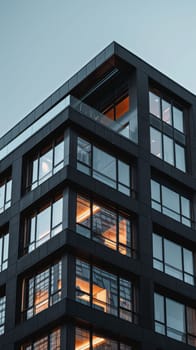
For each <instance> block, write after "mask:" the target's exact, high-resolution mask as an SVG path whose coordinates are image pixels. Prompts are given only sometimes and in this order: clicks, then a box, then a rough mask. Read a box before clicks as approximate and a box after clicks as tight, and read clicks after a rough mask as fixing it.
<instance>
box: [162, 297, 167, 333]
mask: <svg viewBox="0 0 196 350" xmlns="http://www.w3.org/2000/svg"><path fill="white" fill-rule="evenodd" d="M162 297H163V301H164V302H163V304H164V326H165V335H167V309H166V299H167V298H166V297H164V296H163V295H162Z"/></svg>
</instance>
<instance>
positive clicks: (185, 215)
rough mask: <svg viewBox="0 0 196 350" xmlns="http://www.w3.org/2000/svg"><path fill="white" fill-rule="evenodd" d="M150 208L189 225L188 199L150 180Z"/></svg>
mask: <svg viewBox="0 0 196 350" xmlns="http://www.w3.org/2000/svg"><path fill="white" fill-rule="evenodd" d="M151 203H152V208H153V209H156V210H158V211H160V212H161V213H163V214H165V215H167V216H169V217H171V218H173V219H174V220H177V221H179V222H181V223H182V224H184V225H186V226H189V227H191V208H190V200H189V199H188V198H185V197H183V196H181V195H180V194H179V193H177V192H174V191H172V190H170V189H169V188H168V187H166V186H163V185H161V184H159V183H158V182H156V181H154V180H151Z"/></svg>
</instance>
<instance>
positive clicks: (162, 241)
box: [161, 237, 165, 273]
mask: <svg viewBox="0 0 196 350" xmlns="http://www.w3.org/2000/svg"><path fill="white" fill-rule="evenodd" d="M161 243H162V257H163V272H164V273H165V244H164V243H165V238H164V237H161Z"/></svg>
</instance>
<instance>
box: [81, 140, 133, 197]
mask: <svg viewBox="0 0 196 350" xmlns="http://www.w3.org/2000/svg"><path fill="white" fill-rule="evenodd" d="M80 142H82V143H84V144H86V147H87V146H88V149H89V151H88V155H87V157H86V154H87V152H86V153H82V152H81V148H80V144H79V143H80ZM95 149H97V150H98V151H99V152H102V153H105V154H106V155H108V156H109V157H111V159H112V158H113V161H114V162H115V174H116V175H115V179H113V178H111V177H110V176H108V175H104V174H103V173H101V172H99V171H98V170H97V169H96V168H95V167H94V159H95ZM86 158H87V159H86ZM120 163H122V164H123V165H125V166H127V167H128V173H129V174H128V184H126V183H125V182H124V183H123V182H122V181H121V180H120V172H119V167H120ZM132 168H133V167H132V166H131V165H130V164H129V163H128V162H125V161H123V160H121V159H119V158H118V157H116V156H114V155H112V154H111V153H108V152H107V151H106V150H103V149H102V148H100V147H97V145H95V144H93V143H92V142H90V141H88V140H86V139H85V138H83V137H81V136H77V170H79V171H81V172H83V173H85V174H86V175H89V176H91V177H92V178H94V179H96V180H98V181H100V182H101V183H104V184H106V185H107V186H109V187H111V188H114V189H115V190H118V191H119V192H120V193H123V194H125V195H127V196H132V195H133V193H134V189H133V174H132V173H133V169H132ZM95 173H96V174H100V177H102V178H103V177H104V180H100V178H98V177H97V176H95ZM109 181H110V182H111V181H112V182H113V185H111V184H109Z"/></svg>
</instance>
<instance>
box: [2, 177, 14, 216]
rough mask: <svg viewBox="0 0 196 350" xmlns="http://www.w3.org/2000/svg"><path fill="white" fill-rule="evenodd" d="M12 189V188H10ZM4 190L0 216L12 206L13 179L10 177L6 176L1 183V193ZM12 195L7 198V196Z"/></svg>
mask: <svg viewBox="0 0 196 350" xmlns="http://www.w3.org/2000/svg"><path fill="white" fill-rule="evenodd" d="M9 187H10V188H9ZM2 188H4V190H3V197H4V198H3V199H2V207H0V214H2V213H3V212H4V211H5V210H6V209H8V208H9V207H10V206H11V202H12V178H11V175H10V176H4V177H3V179H2V180H1V182H0V191H1V189H2ZM8 193H9V194H10V195H9V197H8V198H7V194H8Z"/></svg>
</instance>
